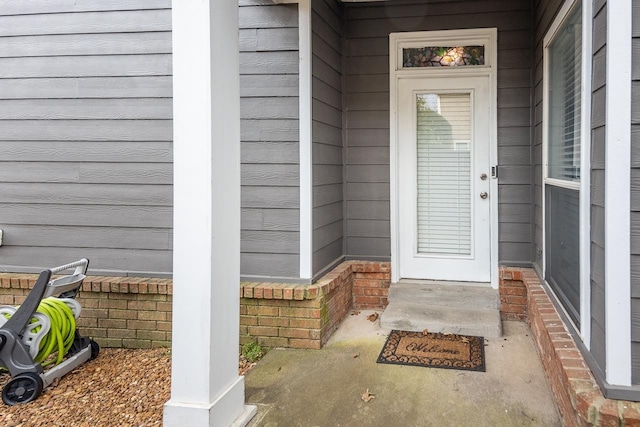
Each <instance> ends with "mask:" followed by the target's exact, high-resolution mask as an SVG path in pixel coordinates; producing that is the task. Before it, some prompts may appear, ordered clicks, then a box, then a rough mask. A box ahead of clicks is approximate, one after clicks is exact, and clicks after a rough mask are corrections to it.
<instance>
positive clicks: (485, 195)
mask: <svg viewBox="0 0 640 427" xmlns="http://www.w3.org/2000/svg"><path fill="white" fill-rule="evenodd" d="M487 197H489V194H487V192H486V191H483V192H482V193H480V198H481V199H486V198H487Z"/></svg>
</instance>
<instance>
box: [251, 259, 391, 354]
mask: <svg viewBox="0 0 640 427" xmlns="http://www.w3.org/2000/svg"><path fill="white" fill-rule="evenodd" d="M390 271H391V267H390V264H389V263H388V262H361V261H346V262H343V263H342V264H340V265H339V266H338V267H336V268H335V269H333V270H332V271H331V272H329V273H327V274H326V275H325V276H323V277H322V278H321V279H319V280H318V281H317V282H316V283H314V284H312V285H295V284H286V283H241V285H240V286H241V295H242V298H240V314H241V316H240V343H241V344H244V343H247V342H250V341H253V342H258V343H259V344H260V345H264V346H267V347H289V348H314V349H319V348H321V347H322V346H323V345H324V344H325V343H326V342H327V341H328V339H329V337H330V336H331V334H333V332H334V331H335V330H336V329H338V325H339V324H340V321H341V320H342V319H343V318H344V317H345V316H346V315H347V314H348V313H349V310H351V308H356V309H363V308H378V309H384V307H386V305H387V295H388V292H389V283H390V281H391V274H390Z"/></svg>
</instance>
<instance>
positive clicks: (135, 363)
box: [0, 348, 255, 427]
mask: <svg viewBox="0 0 640 427" xmlns="http://www.w3.org/2000/svg"><path fill="white" fill-rule="evenodd" d="M253 366H255V363H248V362H247V361H246V360H245V361H244V362H243V360H242V358H241V360H240V363H239V372H240V374H241V375H244V374H245V373H246V372H247V371H248V370H249V369H251V368H252V367H253ZM10 379H11V377H10V376H9V374H8V373H6V372H0V388H2V387H4V385H5V384H6V383H7V382H8V381H9V380H10ZM170 392H171V352H170V350H169V349H165V348H159V349H151V350H129V349H112V348H105V349H102V350H101V351H100V355H99V356H98V358H96V359H95V360H92V361H90V362H88V363H86V364H84V365H82V366H80V367H78V368H76V369H75V370H74V371H72V372H71V373H69V374H68V375H66V376H65V377H63V378H62V379H61V380H60V381H59V382H58V384H57V385H51V386H50V387H49V388H47V389H46V390H45V391H44V392H43V393H42V395H40V397H39V398H38V399H36V400H35V401H33V402H30V403H27V404H23V405H16V406H5V405H4V404H3V403H2V402H0V426H3V427H32V426H33V427H39V426H42V427H45V426H46V427H50V426H59V427H76V426H77V427H97V426H104V427H107V426H108V427H113V426H118V427H120V426H122V427H125V426H134V427H148V426H161V425H162V410H163V406H164V404H165V403H166V402H167V400H169V397H170Z"/></svg>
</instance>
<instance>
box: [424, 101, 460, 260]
mask: <svg viewBox="0 0 640 427" xmlns="http://www.w3.org/2000/svg"><path fill="white" fill-rule="evenodd" d="M416 106H417V181H418V182H417V188H418V192H417V218H418V227H417V233H418V236H417V246H418V248H417V251H418V253H421V254H443V255H444V254H449V255H451V254H453V255H470V254H471V152H470V149H471V97H470V94H469V93H463V94H461V93H456V94H418V95H416Z"/></svg>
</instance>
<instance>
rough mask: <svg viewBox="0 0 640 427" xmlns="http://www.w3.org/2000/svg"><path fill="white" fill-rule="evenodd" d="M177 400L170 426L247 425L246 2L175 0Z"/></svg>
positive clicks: (250, 411)
mask: <svg viewBox="0 0 640 427" xmlns="http://www.w3.org/2000/svg"><path fill="white" fill-rule="evenodd" d="M172 18H173V89H174V91H173V96H174V98H173V126H174V247H173V250H174V255H173V272H174V273H173V335H172V339H173V343H172V359H173V360H172V372H171V399H170V400H169V401H168V402H167V403H166V404H165V408H164V425H165V426H166V427H172V426H176V427H177V426H180V427H182V426H189V427H199V426H216V427H217V426H230V425H239V426H242V425H245V424H246V423H247V422H248V421H249V420H250V419H251V417H252V416H253V415H254V414H255V407H247V406H245V405H244V377H240V376H239V375H238V347H239V336H238V335H239V317H240V316H239V305H240V302H239V298H240V295H239V281H240V98H239V70H238V3H237V2H232V1H228V0H209V1H201V0H200V1H198V0H180V1H176V2H173V14H172Z"/></svg>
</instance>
